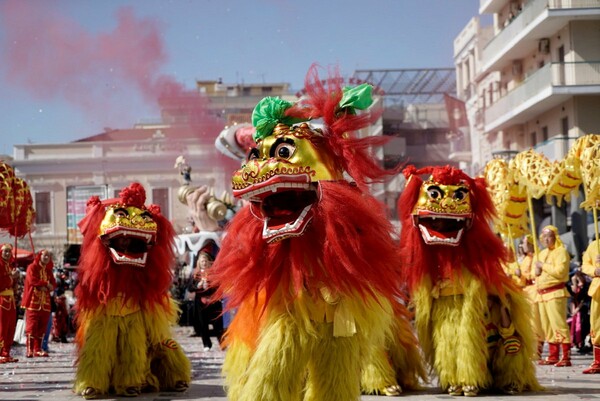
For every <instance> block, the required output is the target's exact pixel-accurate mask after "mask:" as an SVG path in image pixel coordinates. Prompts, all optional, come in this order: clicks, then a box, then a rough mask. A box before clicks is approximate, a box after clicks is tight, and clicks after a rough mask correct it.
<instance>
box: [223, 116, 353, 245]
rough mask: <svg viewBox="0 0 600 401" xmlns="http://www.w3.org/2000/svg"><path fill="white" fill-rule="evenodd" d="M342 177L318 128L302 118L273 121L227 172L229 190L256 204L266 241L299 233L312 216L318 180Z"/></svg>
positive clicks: (302, 231)
mask: <svg viewBox="0 0 600 401" xmlns="http://www.w3.org/2000/svg"><path fill="white" fill-rule="evenodd" d="M341 179H343V175H342V171H341V169H340V168H339V166H337V165H336V163H335V161H334V159H333V158H332V156H331V154H330V153H329V152H327V150H326V147H325V146H324V141H323V135H322V132H321V131H320V130H318V129H314V128H311V127H310V126H309V124H307V123H301V124H299V125H295V126H288V125H285V124H277V125H276V126H275V128H274V130H273V133H272V135H270V136H268V137H266V138H264V139H261V140H259V141H258V143H257V146H256V147H255V148H252V149H251V150H250V152H249V154H248V157H247V160H246V163H245V164H244V165H243V166H242V168H241V169H240V170H238V171H236V172H235V173H234V175H233V194H234V195H235V196H237V197H241V198H244V199H246V200H248V201H250V202H251V203H252V205H254V206H256V209H258V210H259V213H260V214H261V217H262V219H263V221H264V226H263V232H262V235H263V239H265V240H266V241H267V242H274V241H279V240H282V239H285V238H289V237H294V236H299V235H302V234H303V233H304V230H305V229H306V227H307V226H308V224H309V222H310V221H311V219H312V218H313V214H314V206H315V204H316V203H317V201H318V198H319V195H318V190H319V188H318V182H319V181H321V180H326V181H335V180H341Z"/></svg>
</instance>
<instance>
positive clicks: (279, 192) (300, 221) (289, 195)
mask: <svg viewBox="0 0 600 401" xmlns="http://www.w3.org/2000/svg"><path fill="white" fill-rule="evenodd" d="M233 192H234V195H235V196H238V197H243V198H244V199H248V200H249V201H250V202H252V204H253V205H256V206H258V207H259V208H260V211H261V214H262V217H263V218H264V225H263V232H262V237H263V239H265V240H266V241H267V242H275V241H281V240H282V239H285V238H289V237H298V236H300V235H302V234H304V230H305V229H306V227H307V226H308V223H309V222H310V221H311V220H312V218H313V215H314V210H313V206H314V205H315V204H316V202H317V200H318V196H317V184H313V183H311V182H310V177H309V176H308V175H306V174H297V175H275V176H273V177H271V178H270V179H268V180H266V181H264V182H260V183H256V184H253V185H252V186H249V187H246V188H244V189H241V190H234V191H233Z"/></svg>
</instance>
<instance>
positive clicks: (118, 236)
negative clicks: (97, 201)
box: [98, 203, 157, 267]
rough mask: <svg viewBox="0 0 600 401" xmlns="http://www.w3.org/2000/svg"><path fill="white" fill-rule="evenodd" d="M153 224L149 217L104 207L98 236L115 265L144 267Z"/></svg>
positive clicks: (152, 239) (119, 207)
mask: <svg viewBox="0 0 600 401" xmlns="http://www.w3.org/2000/svg"><path fill="white" fill-rule="evenodd" d="M156 234H157V224H156V222H155V221H154V220H153V219H152V216H151V214H150V213H149V212H148V211H146V210H142V209H139V208H137V207H135V206H126V205H121V204H119V203H117V204H115V205H111V206H108V207H107V209H106V214H105V215H104V219H103V220H102V223H101V224H100V228H99V230H98V236H99V237H100V239H101V240H102V243H103V244H104V245H105V246H106V247H107V248H108V249H109V250H110V255H111V257H112V259H113V261H114V262H115V263H116V264H120V265H123V264H124V265H133V266H138V267H144V266H145V265H146V258H147V256H148V249H149V248H150V247H151V246H152V245H154V243H155V242H156Z"/></svg>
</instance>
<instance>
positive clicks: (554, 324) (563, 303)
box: [534, 225, 571, 367]
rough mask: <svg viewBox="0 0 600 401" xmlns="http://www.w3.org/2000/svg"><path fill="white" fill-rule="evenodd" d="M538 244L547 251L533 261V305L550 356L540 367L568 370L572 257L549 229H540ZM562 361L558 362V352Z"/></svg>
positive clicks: (541, 361) (549, 227)
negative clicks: (537, 312)
mask: <svg viewBox="0 0 600 401" xmlns="http://www.w3.org/2000/svg"><path fill="white" fill-rule="evenodd" d="M540 242H541V243H542V245H544V246H545V247H546V248H545V249H544V250H542V251H541V252H540V254H539V258H538V259H539V260H537V261H534V266H535V286H536V289H537V295H536V303H537V305H538V310H539V313H540V321H541V323H542V330H543V332H544V338H545V340H546V341H547V342H548V347H549V355H548V356H547V357H546V358H545V359H542V360H540V362H539V363H540V365H554V366H557V367H564V366H571V332H570V330H569V326H568V325H567V301H568V299H569V291H568V290H567V287H566V282H567V281H568V280H569V262H570V261H571V257H570V256H569V252H567V249H566V248H565V246H564V245H563V243H562V241H561V240H560V236H559V235H558V229H557V228H556V227H554V226H552V225H548V226H546V227H544V228H543V229H542V233H541V235H540ZM561 350H562V357H561V358H560V359H559V354H560V351H561Z"/></svg>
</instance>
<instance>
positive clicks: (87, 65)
mask: <svg viewBox="0 0 600 401" xmlns="http://www.w3.org/2000/svg"><path fill="white" fill-rule="evenodd" d="M49 3H50V4H52V3H51V2H41V1H35V2H33V1H19V0H8V1H3V2H0V26H2V27H3V30H4V38H5V43H2V46H0V49H3V51H4V54H0V60H2V62H3V63H5V71H6V74H7V77H6V78H7V81H8V82H11V83H12V84H13V85H17V86H18V87H20V88H22V89H24V90H26V91H28V92H29V93H31V94H32V95H34V96H36V97H37V98H38V99H41V100H46V101H48V100H56V99H64V100H66V101H67V102H69V103H71V104H72V105H75V106H76V107H78V108H80V109H81V110H83V112H85V113H86V115H89V116H90V117H92V118H93V119H94V120H98V121H99V124H103V125H102V126H115V125H116V126H131V125H132V124H133V123H135V122H136V121H137V120H138V119H139V118H141V117H147V115H143V116H142V115H139V111H137V113H138V115H135V113H136V111H135V110H134V107H132V106H133V105H139V106H142V108H145V109H148V108H151V109H152V110H153V111H152V113H153V116H157V114H158V110H159V108H158V100H159V98H161V96H163V95H164V94H165V91H166V92H168V94H169V97H172V96H174V95H177V94H178V93H186V91H185V90H184V88H183V86H182V85H181V84H179V83H177V82H176V81H175V80H174V79H173V78H171V77H168V76H165V75H162V74H161V73H160V68H161V67H162V66H164V65H165V63H166V62H167V54H166V51H165V46H164V44H163V42H162V39H161V33H160V28H161V26H160V23H159V22H158V21H156V20H153V19H148V18H146V19H140V18H136V16H135V15H134V12H133V10H132V9H131V8H128V7H124V8H121V9H119V11H118V12H117V15H116V22H117V25H116V27H115V28H114V29H113V30H112V31H111V32H104V33H100V34H92V33H90V32H89V31H88V30H86V28H85V27H83V26H82V25H81V24H79V23H78V22H77V21H75V20H73V19H71V18H68V17H66V16H64V15H61V14H59V13H58V12H57V10H56V7H54V8H53V7H52V6H51V5H49ZM187 92H190V91H187ZM192 92H194V91H192ZM194 93H195V92H194ZM185 97H186V98H190V99H191V98H192V97H193V96H191V95H190V93H187V94H186V96H185ZM194 101H195V102H196V106H195V107H199V106H198V102H199V100H197V99H196V100H194ZM139 108H140V107H138V110H139ZM106 120H109V121H106ZM217 132H218V131H217ZM82 134H83V135H85V134H89V133H82Z"/></svg>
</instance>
